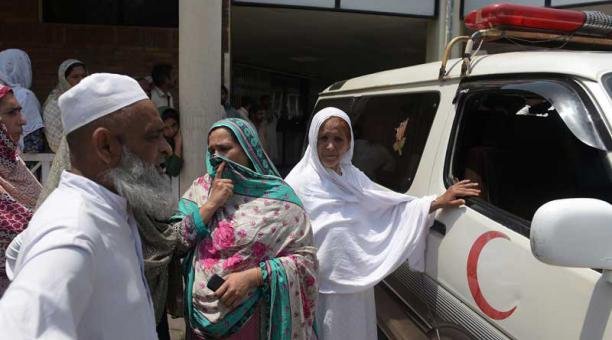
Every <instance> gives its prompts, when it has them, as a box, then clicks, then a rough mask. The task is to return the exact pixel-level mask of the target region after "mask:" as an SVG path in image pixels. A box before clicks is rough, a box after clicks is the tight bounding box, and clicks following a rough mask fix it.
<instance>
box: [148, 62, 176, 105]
mask: <svg viewBox="0 0 612 340" xmlns="http://www.w3.org/2000/svg"><path fill="white" fill-rule="evenodd" d="M151 77H152V78H153V88H152V89H151V100H152V101H153V104H155V106H156V107H163V106H167V107H170V108H174V98H173V97H172V93H170V90H172V89H173V88H174V86H175V85H176V77H175V76H174V72H173V69H172V65H170V64H157V65H155V66H153V71H151Z"/></svg>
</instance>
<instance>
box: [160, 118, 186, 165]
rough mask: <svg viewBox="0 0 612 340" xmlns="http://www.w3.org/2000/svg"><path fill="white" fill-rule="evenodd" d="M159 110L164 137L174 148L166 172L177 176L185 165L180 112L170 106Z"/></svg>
mask: <svg viewBox="0 0 612 340" xmlns="http://www.w3.org/2000/svg"><path fill="white" fill-rule="evenodd" d="M157 110H158V111H159V112H160V113H161V119H162V121H163V122H164V138H166V141H167V142H168V144H170V147H171V148H172V155H170V157H168V158H167V159H166V162H165V163H164V167H165V170H166V174H167V175H168V176H171V177H177V176H178V175H179V174H180V173H181V168H182V167H183V138H182V135H181V128H180V125H179V124H180V118H179V113H178V111H176V110H175V109H173V108H169V107H160V108H158V109H157Z"/></svg>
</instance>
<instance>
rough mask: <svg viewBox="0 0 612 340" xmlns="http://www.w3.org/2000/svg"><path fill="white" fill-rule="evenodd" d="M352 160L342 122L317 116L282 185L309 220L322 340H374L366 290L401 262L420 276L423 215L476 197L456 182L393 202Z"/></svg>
mask: <svg viewBox="0 0 612 340" xmlns="http://www.w3.org/2000/svg"><path fill="white" fill-rule="evenodd" d="M352 156H353V132H352V129H351V121H350V119H349V117H348V115H347V114H346V113H344V112H343V111H341V110H339V109H336V108H331V107H330V108H325V109H323V110H321V111H319V112H318V113H317V114H316V115H315V116H314V117H313V119H312V123H311V125H310V131H309V133H308V148H307V149H306V152H305V154H304V157H303V158H302V160H301V161H300V162H299V163H298V164H297V165H296V166H295V167H294V168H293V170H292V171H291V173H290V174H289V176H287V178H286V182H287V183H289V184H290V185H291V186H292V187H293V189H294V190H295V191H296V193H297V194H298V196H299V197H300V199H301V200H302V202H303V203H304V208H305V209H306V211H307V212H308V213H309V214H310V218H311V222H312V227H313V231H314V237H315V245H316V246H317V247H318V251H317V257H318V259H319V264H320V265H319V280H320V285H319V304H318V306H317V325H318V327H319V331H318V335H319V338H320V339H323V340H330V339H351V340H358V339H367V340H370V339H376V337H377V333H376V308H375V303H374V289H373V287H374V285H376V284H377V283H378V282H380V281H381V280H382V279H384V278H385V277H386V276H387V275H389V274H390V273H391V272H393V271H394V270H395V269H396V268H397V267H398V266H399V265H401V264H402V263H404V262H405V261H408V264H409V266H410V267H411V268H412V269H413V270H419V271H422V270H423V269H424V262H425V261H424V252H425V240H426V235H427V230H428V228H429V227H430V226H431V224H432V222H433V220H432V214H431V213H432V212H433V211H435V210H436V209H440V208H446V207H458V206H460V205H462V204H464V203H465V202H464V200H462V199H459V197H460V196H466V197H467V196H477V195H478V193H479V190H478V189H477V188H476V187H477V184H476V183H470V182H469V181H462V182H459V183H457V184H455V185H453V186H451V187H450V188H449V189H448V191H446V192H445V193H444V194H442V195H441V196H439V197H438V198H435V197H434V196H428V197H423V198H415V197H411V196H408V195H405V194H400V193H397V192H394V191H391V190H389V189H387V188H384V187H382V186H380V185H378V184H376V183H374V182H372V181H371V180H370V179H369V178H368V177H367V176H366V175H365V174H363V172H361V171H360V170H359V169H357V168H356V167H355V166H353V164H352V163H351V159H352ZM434 198H435V199H434Z"/></svg>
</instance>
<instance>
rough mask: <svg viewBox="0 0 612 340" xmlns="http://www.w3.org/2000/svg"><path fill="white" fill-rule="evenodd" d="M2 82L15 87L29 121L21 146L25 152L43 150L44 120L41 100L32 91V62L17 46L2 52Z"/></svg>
mask: <svg viewBox="0 0 612 340" xmlns="http://www.w3.org/2000/svg"><path fill="white" fill-rule="evenodd" d="M0 82H2V83H4V84H5V85H7V86H10V87H11V88H12V89H13V93H15V97H16V98H17V101H18V102H19V104H20V105H21V113H22V114H23V116H24V117H25V119H26V121H27V123H26V125H25V126H24V127H23V134H22V136H23V139H22V140H21V141H20V143H19V144H20V145H19V147H20V148H21V149H22V150H23V152H42V151H43V148H44V141H43V136H42V134H43V132H42V128H43V121H42V117H41V116H40V102H39V101H38V99H37V98H36V95H35V94H34V92H32V91H30V87H31V86H32V64H31V63H30V57H28V54H27V53H25V52H24V51H22V50H18V49H15V48H11V49H8V50H4V51H2V52H0ZM24 144H25V145H24Z"/></svg>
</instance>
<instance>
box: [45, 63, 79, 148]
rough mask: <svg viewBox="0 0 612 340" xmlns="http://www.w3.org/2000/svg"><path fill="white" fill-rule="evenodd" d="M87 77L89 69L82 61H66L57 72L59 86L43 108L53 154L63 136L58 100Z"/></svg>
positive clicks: (46, 130) (47, 134)
mask: <svg viewBox="0 0 612 340" xmlns="http://www.w3.org/2000/svg"><path fill="white" fill-rule="evenodd" d="M86 76H87V67H86V66H85V64H84V63H83V62H82V61H79V60H76V59H66V60H64V61H63V62H62V63H61V64H60V66H59V69H58V70H57V79H58V82H57V85H56V86H55V88H54V89H53V90H52V91H51V93H49V96H48V97H47V100H45V105H44V106H43V121H44V123H45V136H46V137H47V143H48V144H49V148H50V149H51V151H52V152H53V153H57V150H58V149H59V146H60V143H61V141H62V136H63V128H62V117H61V113H60V109H59V106H58V105H57V100H58V99H59V96H61V95H62V94H63V93H64V92H66V91H68V90H69V89H70V88H71V87H73V86H74V85H76V84H78V83H79V82H80V81H81V80H83V78H85V77H86Z"/></svg>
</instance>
